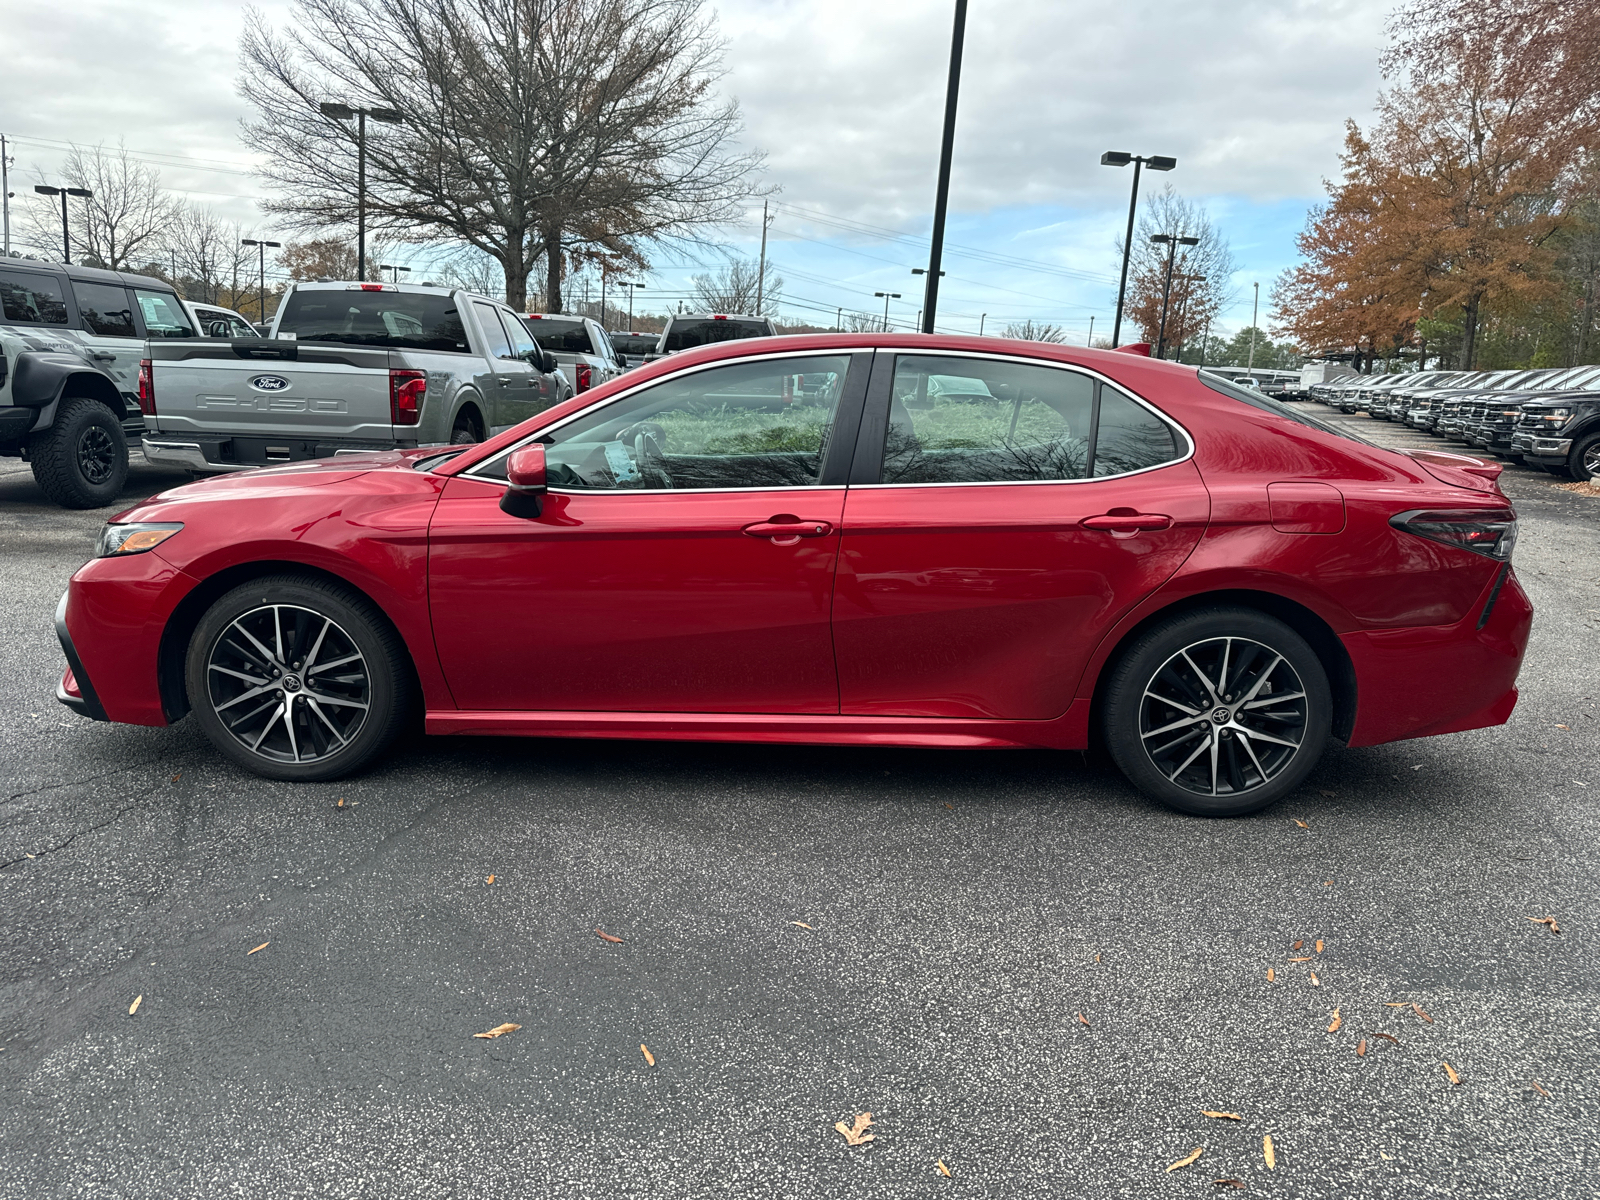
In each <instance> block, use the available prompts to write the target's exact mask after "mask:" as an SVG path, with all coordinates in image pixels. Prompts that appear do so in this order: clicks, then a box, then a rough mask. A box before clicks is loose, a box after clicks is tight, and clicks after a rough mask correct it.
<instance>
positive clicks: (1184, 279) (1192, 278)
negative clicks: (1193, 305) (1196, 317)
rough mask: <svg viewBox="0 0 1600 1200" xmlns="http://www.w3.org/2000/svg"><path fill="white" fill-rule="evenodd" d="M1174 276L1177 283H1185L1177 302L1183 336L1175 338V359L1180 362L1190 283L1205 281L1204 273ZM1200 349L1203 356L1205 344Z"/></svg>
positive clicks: (1184, 336) (1190, 292) (1185, 334)
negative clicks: (1176, 347) (1180, 298)
mask: <svg viewBox="0 0 1600 1200" xmlns="http://www.w3.org/2000/svg"><path fill="white" fill-rule="evenodd" d="M1175 278H1176V279H1177V281H1178V282H1179V283H1181V284H1184V285H1185V286H1184V289H1183V300H1182V301H1181V302H1180V303H1179V304H1178V328H1179V329H1180V330H1182V331H1183V337H1180V338H1178V339H1177V342H1178V354H1177V359H1178V361H1179V362H1182V361H1183V343H1184V342H1185V341H1186V340H1187V339H1188V336H1189V297H1190V296H1191V295H1192V294H1193V287H1192V286H1191V285H1193V284H1196V283H1204V282H1205V281H1206V277H1205V276H1204V275H1178V276H1175ZM1200 350H1201V355H1202V357H1203V356H1204V354H1205V346H1204V345H1202V346H1201V347H1200Z"/></svg>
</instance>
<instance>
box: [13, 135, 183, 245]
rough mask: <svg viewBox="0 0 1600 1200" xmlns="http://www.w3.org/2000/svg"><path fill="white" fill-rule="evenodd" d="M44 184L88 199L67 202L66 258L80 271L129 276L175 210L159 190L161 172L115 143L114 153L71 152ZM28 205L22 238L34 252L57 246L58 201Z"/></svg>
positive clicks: (36, 198) (40, 199) (37, 199)
mask: <svg viewBox="0 0 1600 1200" xmlns="http://www.w3.org/2000/svg"><path fill="white" fill-rule="evenodd" d="M50 182H51V183H52V184H64V185H65V186H67V187H75V188H84V189H86V190H87V191H89V192H92V193H93V195H92V196H90V197H89V198H87V199H84V198H82V197H77V196H74V197H72V198H71V199H69V200H68V202H67V227H68V230H69V232H70V234H71V237H72V257H73V260H74V261H76V262H79V263H82V264H84V265H86V266H92V267H105V268H107V269H109V270H112V271H126V270H130V269H131V268H132V267H133V265H134V263H135V262H137V261H139V260H140V259H143V258H148V257H149V256H150V255H151V254H152V253H153V252H154V251H155V250H156V249H157V248H158V247H159V245H160V243H161V241H162V239H163V238H164V237H165V236H166V234H167V233H168V231H169V230H170V228H171V226H172V224H173V222H174V221H175V220H176V219H177V216H178V211H179V208H180V204H179V202H178V201H177V200H176V199H175V198H174V197H173V196H172V195H170V194H169V193H168V192H166V191H164V190H163V189H162V187H161V172H159V171H157V170H154V169H153V168H151V167H148V166H145V165H144V164H143V163H140V162H136V161H135V160H134V159H132V158H130V157H129V156H128V151H127V149H126V148H125V147H123V146H122V145H121V144H120V143H119V144H118V146H117V148H116V149H115V150H107V149H106V148H105V147H104V146H94V147H91V148H87V149H86V148H84V147H82V146H74V147H73V148H72V149H71V151H70V152H68V154H67V157H66V159H65V160H64V161H63V162H62V164H61V169H60V170H59V171H58V172H56V174H55V175H54V176H53V177H52V178H51V180H50ZM28 199H29V203H28V206H27V208H26V209H25V214H26V215H25V217H24V230H25V233H26V236H27V237H28V238H29V240H31V241H32V242H34V243H35V244H36V245H38V246H40V247H51V248H52V249H53V248H54V247H57V246H59V245H61V201H60V199H59V198H58V197H54V196H40V195H37V194H35V195H31V196H30V197H29V198H28Z"/></svg>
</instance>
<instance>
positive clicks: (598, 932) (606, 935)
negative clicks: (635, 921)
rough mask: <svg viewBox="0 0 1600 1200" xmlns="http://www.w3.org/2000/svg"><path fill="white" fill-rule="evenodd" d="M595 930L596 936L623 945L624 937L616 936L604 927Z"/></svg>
mask: <svg viewBox="0 0 1600 1200" xmlns="http://www.w3.org/2000/svg"><path fill="white" fill-rule="evenodd" d="M594 932H595V936H596V937H599V938H601V939H603V940H604V941H608V942H614V943H616V944H617V945H618V946H620V945H622V939H621V938H619V937H617V936H615V935H614V934H610V933H607V932H606V931H605V930H604V929H596V930H595V931H594Z"/></svg>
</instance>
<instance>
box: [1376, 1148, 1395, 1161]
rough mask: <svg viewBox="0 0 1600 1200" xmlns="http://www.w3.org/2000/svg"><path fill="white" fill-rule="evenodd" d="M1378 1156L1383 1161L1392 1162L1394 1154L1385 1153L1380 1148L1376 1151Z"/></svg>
mask: <svg viewBox="0 0 1600 1200" xmlns="http://www.w3.org/2000/svg"><path fill="white" fill-rule="evenodd" d="M1378 1157H1379V1158H1381V1159H1383V1161H1384V1162H1393V1161H1394V1155H1392V1154H1385V1153H1384V1152H1383V1151H1382V1150H1379V1151H1378Z"/></svg>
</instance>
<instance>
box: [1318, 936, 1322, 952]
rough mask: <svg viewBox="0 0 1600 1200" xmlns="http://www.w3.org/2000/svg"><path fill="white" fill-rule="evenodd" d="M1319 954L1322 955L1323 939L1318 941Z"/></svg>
mask: <svg viewBox="0 0 1600 1200" xmlns="http://www.w3.org/2000/svg"><path fill="white" fill-rule="evenodd" d="M1317 953H1318V954H1321V953H1322V939H1321V938H1318V939H1317Z"/></svg>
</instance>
